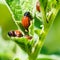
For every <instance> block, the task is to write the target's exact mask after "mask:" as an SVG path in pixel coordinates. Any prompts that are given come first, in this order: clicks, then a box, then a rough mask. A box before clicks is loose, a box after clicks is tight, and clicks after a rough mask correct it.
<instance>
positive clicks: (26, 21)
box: [22, 16, 30, 30]
mask: <svg viewBox="0 0 60 60" xmlns="http://www.w3.org/2000/svg"><path fill="white" fill-rule="evenodd" d="M22 25H23V27H24V28H25V29H26V30H28V27H29V26H30V18H29V17H27V16H24V17H23V19H22Z"/></svg>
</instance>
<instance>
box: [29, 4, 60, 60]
mask: <svg viewBox="0 0 60 60" xmlns="http://www.w3.org/2000/svg"><path fill="white" fill-rule="evenodd" d="M58 6H59V5H57V6H56V8H55V10H54V11H53V13H52V15H51V18H50V19H49V21H50V22H49V23H48V24H47V25H46V27H45V29H44V32H45V33H42V34H41V35H40V38H39V42H38V44H37V45H36V47H35V50H34V52H33V53H32V54H31V55H30V56H29V57H30V58H29V60H36V59H37V56H38V54H39V51H40V50H41V48H42V46H43V43H44V40H45V38H46V36H47V34H48V32H49V30H50V27H51V25H52V24H53V21H54V19H55V17H56V15H57V13H58V11H59V8H58Z"/></svg>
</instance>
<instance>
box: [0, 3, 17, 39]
mask: <svg viewBox="0 0 60 60" xmlns="http://www.w3.org/2000/svg"><path fill="white" fill-rule="evenodd" d="M0 27H1V29H2V33H1V34H2V37H3V38H4V39H6V40H8V39H9V38H8V36H7V35H8V32H9V31H10V30H16V29H17V27H16V25H15V23H14V21H13V19H12V17H11V14H10V12H9V10H8V8H7V7H6V5H4V4H0Z"/></svg>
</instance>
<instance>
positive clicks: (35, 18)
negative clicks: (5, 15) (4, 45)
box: [5, 0, 60, 60]
mask: <svg viewBox="0 0 60 60" xmlns="http://www.w3.org/2000/svg"><path fill="white" fill-rule="evenodd" d="M5 2H6V6H7V8H8V9H9V11H10V13H11V16H12V18H13V22H15V25H16V27H17V30H19V31H20V32H21V33H22V36H16V35H13V36H9V35H8V37H9V38H10V39H11V40H13V41H14V42H16V44H18V45H19V47H21V48H22V50H23V51H25V52H26V53H27V54H28V58H27V60H38V59H37V56H38V55H39V52H40V51H41V48H42V46H43V44H44V40H45V38H46V36H47V34H48V32H49V29H50V27H51V26H52V24H53V22H54V19H55V17H56V16H57V13H58V12H59V10H60V0H53V1H52V0H44V1H43V0H39V1H38V0H5ZM37 2H39V5H40V6H39V8H40V10H39V9H38V8H36V4H37ZM25 12H30V15H31V17H32V19H31V21H30V25H29V27H28V30H27V31H26V28H25V27H24V26H23V25H22V19H23V17H24V14H25ZM25 22H26V21H25ZM14 33H15V31H14ZM26 36H27V37H28V38H26ZM29 37H32V38H31V39H30V38H29Z"/></svg>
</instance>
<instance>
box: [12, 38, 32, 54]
mask: <svg viewBox="0 0 60 60" xmlns="http://www.w3.org/2000/svg"><path fill="white" fill-rule="evenodd" d="M11 39H12V40H13V41H15V42H16V43H17V44H18V45H19V46H20V47H21V48H22V49H23V50H24V51H25V52H27V53H28V54H30V53H31V49H32V45H33V41H32V40H28V39H26V38H25V37H20V38H18V37H11Z"/></svg>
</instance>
